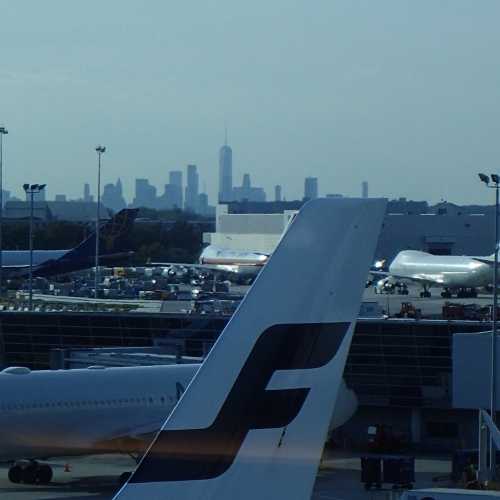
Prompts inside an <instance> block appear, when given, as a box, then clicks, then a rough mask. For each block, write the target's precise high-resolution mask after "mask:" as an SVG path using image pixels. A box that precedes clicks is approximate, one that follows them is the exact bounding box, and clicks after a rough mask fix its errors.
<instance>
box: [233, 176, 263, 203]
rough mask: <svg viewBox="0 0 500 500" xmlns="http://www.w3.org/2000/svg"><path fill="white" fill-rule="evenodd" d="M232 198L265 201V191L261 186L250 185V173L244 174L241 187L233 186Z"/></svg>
mask: <svg viewBox="0 0 500 500" xmlns="http://www.w3.org/2000/svg"><path fill="white" fill-rule="evenodd" d="M233 200H236V201H245V200H246V201H266V193H265V191H264V189H263V188H261V187H252V183H251V181H250V174H244V175H243V182H242V184H241V187H234V188H233Z"/></svg>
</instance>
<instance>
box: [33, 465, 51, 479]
mask: <svg viewBox="0 0 500 500" xmlns="http://www.w3.org/2000/svg"><path fill="white" fill-rule="evenodd" d="M52 476H53V473H52V467H50V465H46V464H43V465H40V466H39V467H38V469H37V471H36V482H37V483H39V484H49V483H50V482H51V481H52Z"/></svg>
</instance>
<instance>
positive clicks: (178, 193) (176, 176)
mask: <svg viewBox="0 0 500 500" xmlns="http://www.w3.org/2000/svg"><path fill="white" fill-rule="evenodd" d="M169 181H170V185H169V187H168V188H167V187H166V186H165V195H166V196H167V198H168V205H169V208H178V209H179V210H182V207H183V206H184V199H183V196H182V171H181V170H171V171H170V173H169Z"/></svg>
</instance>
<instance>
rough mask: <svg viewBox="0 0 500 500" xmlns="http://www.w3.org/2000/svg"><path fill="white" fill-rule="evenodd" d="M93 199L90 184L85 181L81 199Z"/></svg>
mask: <svg viewBox="0 0 500 500" xmlns="http://www.w3.org/2000/svg"><path fill="white" fill-rule="evenodd" d="M92 200H93V196H91V194H90V184H89V183H88V182H86V183H85V184H84V185H83V201H87V202H88V201H92Z"/></svg>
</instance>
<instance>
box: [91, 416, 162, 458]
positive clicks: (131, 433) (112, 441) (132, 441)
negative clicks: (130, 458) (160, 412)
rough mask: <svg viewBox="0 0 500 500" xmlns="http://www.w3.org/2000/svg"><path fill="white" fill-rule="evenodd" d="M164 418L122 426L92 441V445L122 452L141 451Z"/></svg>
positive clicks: (151, 438)
mask: <svg viewBox="0 0 500 500" xmlns="http://www.w3.org/2000/svg"><path fill="white" fill-rule="evenodd" d="M164 420H165V419H164V418H160V419H158V420H154V421H150V422H148V423H145V424H142V425H140V426H134V427H130V428H123V429H121V430H120V431H119V432H116V433H115V434H113V435H112V436H107V437H105V438H103V439H99V441H98V442H96V443H94V447H95V448H96V449H101V450H119V451H120V452H122V453H134V452H137V451H143V450H144V449H145V448H146V447H147V446H148V445H149V443H151V441H152V440H153V438H154V437H155V436H156V434H157V433H158V429H160V428H161V426H162V424H163V422H164Z"/></svg>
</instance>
